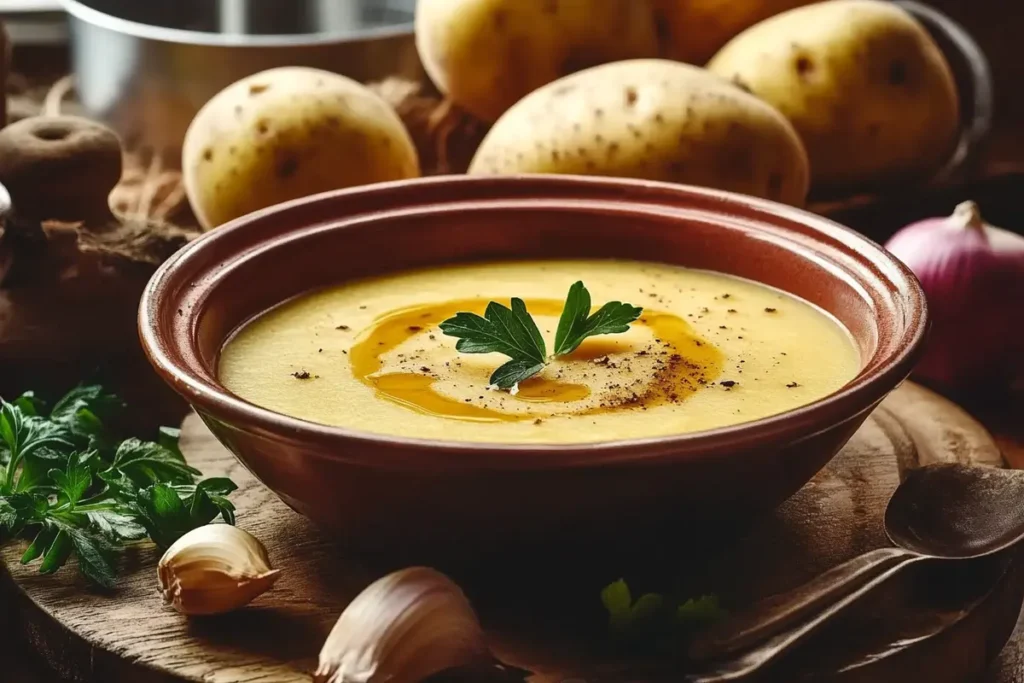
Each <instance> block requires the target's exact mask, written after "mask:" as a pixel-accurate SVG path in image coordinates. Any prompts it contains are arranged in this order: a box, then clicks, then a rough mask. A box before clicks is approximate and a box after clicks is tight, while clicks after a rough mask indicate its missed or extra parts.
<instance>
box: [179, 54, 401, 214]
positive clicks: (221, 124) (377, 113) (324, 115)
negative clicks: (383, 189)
mask: <svg viewBox="0 0 1024 683" xmlns="http://www.w3.org/2000/svg"><path fill="white" fill-rule="evenodd" d="M182 175H183V181H184V185H185V191H186V192H187V194H188V199H189V202H190V203H191V204H192V209H193V211H194V212H195V214H196V217H197V218H198V219H199V222H200V223H201V224H202V226H203V227H204V228H207V229H209V228H212V227H215V226H218V225H220V224H222V223H224V222H226V221H229V220H231V219H233V218H237V217H238V216H242V215H244V214H247V213H250V212H252V211H255V210H257V209H262V208H264V207H267V206H271V205H273V204H278V203H280V202H284V201H287V200H290V199H296V198H298V197H304V196H306V195H310V194H315V193H317V192H324V191H327V190H334V189H338V188H343V187H351V186H354V185H364V184H369V183H376V182H382V181H387V180H400V179H403V178H413V177H416V176H418V175H419V161H418V159H417V157H416V149H415V148H414V147H413V143H412V140H411V139H410V137H409V133H408V132H407V131H406V130H405V127H404V126H403V125H402V122H401V120H400V119H399V118H398V115H397V114H396V113H395V112H394V110H393V109H392V108H391V107H390V106H388V104H387V103H386V102H385V101H384V100H382V99H381V98H380V97H379V96H377V95H376V94H374V93H373V92H371V91H370V90H368V89H367V88H366V87H364V86H362V85H360V84H359V83H357V82H355V81H353V80H351V79H348V78H345V77H344V76H339V75H337V74H333V73H330V72H327V71H320V70H318V69H307V68H299V67H285V68H279V69H271V70H269V71H264V72H262V73H258V74H256V75H254V76H250V77H248V78H244V79H242V80H240V81H238V82H237V83H235V84H233V85H230V86H228V87H227V88H225V89H224V90H222V91H221V92H220V93H218V94H217V95H215V96H214V97H213V98H212V99H211V100H210V101H209V102H207V103H206V105H205V106H204V107H203V108H202V109H201V110H200V111H199V113H198V114H196V116H195V118H194V119H193V121H192V123H191V125H190V126H189V129H188V132H187V133H186V135H185V142H184V145H183V148H182Z"/></svg>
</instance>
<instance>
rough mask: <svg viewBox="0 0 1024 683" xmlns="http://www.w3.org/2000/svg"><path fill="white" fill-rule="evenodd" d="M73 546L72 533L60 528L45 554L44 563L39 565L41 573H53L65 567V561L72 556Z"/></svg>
mask: <svg viewBox="0 0 1024 683" xmlns="http://www.w3.org/2000/svg"><path fill="white" fill-rule="evenodd" d="M73 548H74V545H73V544H72V542H71V535H70V534H69V533H68V532H67V531H65V530H64V529H61V530H59V531H58V532H57V535H56V536H55V537H54V539H53V542H52V543H50V547H49V548H47V549H46V554H45V555H43V563H42V564H41V565H39V573H40V574H52V573H54V572H55V571H57V570H58V569H60V568H61V567H63V566H64V563H65V562H67V561H68V558H69V557H71V551H72V549H73Z"/></svg>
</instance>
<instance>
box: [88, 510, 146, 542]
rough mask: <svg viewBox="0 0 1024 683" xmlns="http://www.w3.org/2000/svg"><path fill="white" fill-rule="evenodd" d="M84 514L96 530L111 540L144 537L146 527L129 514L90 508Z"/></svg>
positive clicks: (130, 539) (131, 539) (134, 539)
mask: <svg viewBox="0 0 1024 683" xmlns="http://www.w3.org/2000/svg"><path fill="white" fill-rule="evenodd" d="M85 514H86V517H87V518H88V520H89V522H90V524H92V525H93V527H95V528H96V530H97V531H99V532H101V533H103V534H104V535H106V536H107V537H108V538H110V539H112V540H115V541H141V540H142V539H144V538H146V535H147V534H146V527H144V526H142V525H141V524H139V523H138V522H137V521H136V518H135V517H134V516H133V515H131V514H128V513H123V512H117V511H116V510H91V511H89V512H86V513H85Z"/></svg>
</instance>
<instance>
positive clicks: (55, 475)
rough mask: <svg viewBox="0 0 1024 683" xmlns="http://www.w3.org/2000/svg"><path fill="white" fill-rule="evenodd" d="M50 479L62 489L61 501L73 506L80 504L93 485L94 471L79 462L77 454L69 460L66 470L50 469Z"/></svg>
mask: <svg viewBox="0 0 1024 683" xmlns="http://www.w3.org/2000/svg"><path fill="white" fill-rule="evenodd" d="M50 479H52V480H53V482H54V483H55V484H57V488H58V489H59V491H60V498H59V500H60V503H62V504H64V505H67V506H69V507H71V508H74V507H75V505H77V504H78V501H80V500H81V499H82V496H84V495H85V492H86V490H87V489H88V488H89V486H90V485H92V473H91V472H90V471H89V467H88V466H86V465H83V464H80V463H79V461H78V456H77V455H76V456H73V457H72V458H71V459H70V460H69V461H68V467H67V470H66V471H64V472H61V471H60V470H56V469H54V470H50Z"/></svg>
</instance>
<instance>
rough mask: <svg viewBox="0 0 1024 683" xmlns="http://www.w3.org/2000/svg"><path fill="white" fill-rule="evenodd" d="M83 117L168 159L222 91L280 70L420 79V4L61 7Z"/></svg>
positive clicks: (179, 2) (123, 1)
mask: <svg viewBox="0 0 1024 683" xmlns="http://www.w3.org/2000/svg"><path fill="white" fill-rule="evenodd" d="M61 2H62V4H63V5H64V7H65V8H66V9H67V11H68V13H69V15H70V16H69V28H70V36H71V57H72V66H73V68H74V73H75V78H76V89H77V92H78V97H79V99H80V100H81V102H82V105H83V106H84V107H85V110H86V112H87V113H88V114H89V115H91V116H93V117H95V118H97V119H99V120H101V121H104V122H105V123H107V124H108V125H110V126H111V127H112V128H114V129H115V130H116V131H117V132H118V133H120V134H121V135H122V136H123V137H124V138H125V139H126V141H127V142H128V143H129V144H135V143H138V142H144V144H146V145H147V146H151V147H153V148H154V149H156V150H158V151H161V152H162V153H163V154H165V156H167V157H168V158H169V159H176V158H177V157H178V155H179V154H180V149H181V142H182V140H183V138H184V136H185V131H186V129H187V128H188V125H189V122H190V121H191V120H192V117H193V116H194V115H195V113H196V112H197V111H198V110H199V108H200V107H202V105H203V104H204V103H205V102H206V101H207V100H209V99H210V98H211V97H213V96H214V95H215V94H216V93H218V92H219V91H220V90H222V89H223V88H224V87H226V86H228V85H230V84H231V83H233V82H235V81H237V80H238V79H240V78H243V77H245V76H249V75H251V74H254V73H256V72H259V71H262V70H264V69H269V68H273V67H277V66H311V67H318V68H322V69H327V70H330V71H334V72H337V73H341V74H344V75H346V76H349V77H351V78H355V79H357V80H360V81H372V80H378V79H382V78H385V77H387V76H393V75H404V76H408V77H410V78H420V77H422V73H423V72H422V67H421V65H420V62H419V58H418V56H417V54H416V46H415V41H414V38H413V28H412V19H413V11H414V5H415V0H141V1H140V0H61Z"/></svg>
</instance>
